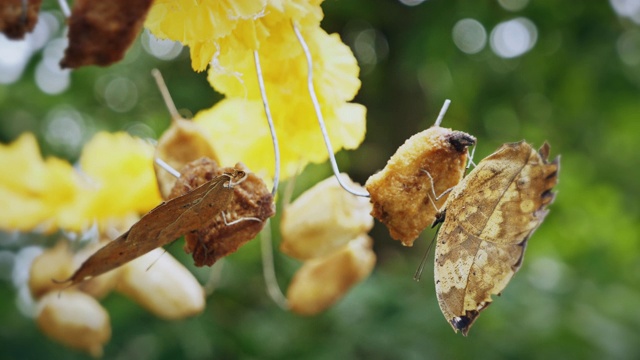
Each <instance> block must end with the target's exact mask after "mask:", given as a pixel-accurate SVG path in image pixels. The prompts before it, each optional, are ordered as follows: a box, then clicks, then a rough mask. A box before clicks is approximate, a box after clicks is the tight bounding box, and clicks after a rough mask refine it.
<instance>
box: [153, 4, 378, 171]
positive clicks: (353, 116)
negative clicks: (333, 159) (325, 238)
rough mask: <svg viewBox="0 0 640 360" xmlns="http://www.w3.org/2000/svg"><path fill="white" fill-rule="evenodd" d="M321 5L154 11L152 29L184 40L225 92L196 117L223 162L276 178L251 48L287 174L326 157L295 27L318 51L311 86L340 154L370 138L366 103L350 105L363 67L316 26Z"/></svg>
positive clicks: (195, 61) (159, 7) (162, 7)
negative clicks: (244, 165) (366, 130)
mask: <svg viewBox="0 0 640 360" xmlns="http://www.w3.org/2000/svg"><path fill="white" fill-rule="evenodd" d="M320 2H321V1H317V0H316V1H303V0H287V1H283V0H246V1H212V0H210V1H202V2H191V1H185V0H162V1H156V3H155V4H154V6H153V7H152V8H151V11H150V13H149V16H148V18H147V21H146V26H147V27H148V28H149V30H150V31H151V32H152V33H154V34H155V35H156V36H157V37H159V38H166V39H172V40H178V41H181V42H182V43H183V44H185V45H188V46H189V47H190V51H191V58H192V66H193V68H194V69H195V70H197V71H202V70H205V69H206V68H207V66H209V76H208V79H209V82H210V83H211V85H212V86H213V88H214V89H215V90H217V91H219V92H220V93H222V94H224V95H225V96H226V98H225V99H224V100H222V101H220V102H219V103H217V104H216V105H214V106H213V107H212V108H210V109H207V110H203V111H201V112H199V113H197V114H196V116H195V119H194V120H195V121H196V122H197V123H199V124H201V125H202V126H203V127H204V128H205V129H206V130H207V132H208V133H209V134H210V137H211V139H212V141H213V146H214V148H215V150H216V153H217V154H218V156H219V158H220V160H221V163H222V164H223V165H224V164H227V165H228V164H234V163H236V162H237V161H239V160H242V161H243V162H245V164H246V165H247V166H248V167H249V168H251V169H253V170H254V171H255V172H258V173H265V174H270V175H272V176H273V171H274V170H273V169H274V156H273V149H272V144H271V138H270V133H269V130H268V127H267V122H266V117H265V115H264V110H263V106H262V101H261V94H260V89H259V87H258V80H257V72H256V67H255V63H254V56H253V53H254V51H257V54H258V58H259V59H260V63H261V68H262V77H263V79H264V83H265V89H266V95H267V98H268V101H269V103H270V107H271V113H272V114H273V120H274V123H275V129H276V134H277V135H278V136H279V138H280V139H281V140H280V152H281V155H282V166H283V168H282V171H281V176H282V177H283V178H286V177H288V176H291V175H293V174H295V173H296V172H298V171H300V169H301V168H302V167H303V166H304V165H306V164H307V163H309V162H322V161H325V160H326V159H327V156H328V154H327V152H326V149H325V145H324V143H323V139H322V136H321V133H320V132H319V131H318V125H317V122H316V115H315V112H314V108H313V104H312V102H311V100H310V98H309V94H308V90H307V82H306V79H307V73H308V69H307V62H306V59H305V56H304V53H303V50H302V48H301V46H300V44H299V43H298V40H297V38H296V36H295V33H294V31H293V27H292V23H295V24H296V26H298V27H299V28H300V31H301V33H302V35H303V37H304V38H305V39H306V41H307V42H308V45H309V49H310V52H311V54H312V58H313V61H312V62H313V70H312V71H313V75H314V79H315V81H314V86H315V89H316V92H317V94H318V99H319V102H320V107H321V110H322V113H323V115H324V118H325V121H326V124H327V127H328V129H329V138H330V139H331V142H332V144H333V145H334V150H335V151H338V150H340V149H343V148H345V149H355V148H357V147H358V146H359V145H360V143H361V142H362V141H363V140H364V135H365V116H366V109H365V108H364V106H362V105H359V104H355V103H350V101H351V100H352V99H353V97H354V96H355V94H356V93H357V91H358V89H359V88H360V80H359V79H358V73H359V68H358V64H357V62H356V59H355V57H354V56H353V54H352V52H351V51H350V49H349V48H348V47H347V46H346V45H345V44H343V43H342V41H341V40H340V37H339V36H338V35H337V34H333V35H329V34H327V33H326V32H325V31H324V30H322V29H321V28H320V25H319V24H320V20H321V19H322V9H321V8H320ZM248 129H251V131H248Z"/></svg>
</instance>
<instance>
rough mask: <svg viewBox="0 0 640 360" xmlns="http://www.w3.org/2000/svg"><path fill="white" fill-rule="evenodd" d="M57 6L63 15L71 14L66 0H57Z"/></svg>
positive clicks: (68, 15)
mask: <svg viewBox="0 0 640 360" xmlns="http://www.w3.org/2000/svg"><path fill="white" fill-rule="evenodd" d="M25 2H26V1H25ZM58 6H60V10H61V11H62V14H63V15H64V17H66V18H68V17H70V16H71V9H70V8H69V4H68V3H67V0H58Z"/></svg>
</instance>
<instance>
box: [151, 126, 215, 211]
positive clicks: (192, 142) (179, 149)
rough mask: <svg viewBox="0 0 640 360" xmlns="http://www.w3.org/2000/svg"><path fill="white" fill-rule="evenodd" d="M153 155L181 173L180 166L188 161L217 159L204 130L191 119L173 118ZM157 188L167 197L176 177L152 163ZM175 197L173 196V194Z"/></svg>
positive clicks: (164, 197) (163, 196)
mask: <svg viewBox="0 0 640 360" xmlns="http://www.w3.org/2000/svg"><path fill="white" fill-rule="evenodd" d="M155 157H156V158H158V159H162V160H163V161H164V162H166V163H167V164H169V165H170V166H171V167H172V168H174V169H175V170H178V171H180V172H181V173H182V171H183V170H182V168H183V167H185V166H186V165H187V164H188V163H189V162H191V161H194V160H197V159H199V158H201V157H207V158H210V159H214V160H217V156H216V153H215V151H214V150H213V147H212V146H211V144H210V143H209V141H208V140H207V138H206V136H205V133H204V130H202V129H201V128H200V126H199V125H198V124H196V123H194V122H193V121H189V120H185V119H179V118H176V119H173V120H172V121H171V126H170V127H169V129H167V131H165V132H164V133H163V134H162V136H161V137H160V139H158V146H157V147H156V152H155ZM154 169H155V171H156V179H157V181H158V189H159V190H160V194H161V195H162V198H163V199H165V200H166V199H168V198H169V194H170V193H171V189H173V186H174V185H175V183H176V180H177V179H176V177H175V176H173V175H171V174H170V173H169V172H167V171H166V170H164V169H163V168H161V167H160V166H159V165H158V164H155V163H154ZM174 197H175V196H174Z"/></svg>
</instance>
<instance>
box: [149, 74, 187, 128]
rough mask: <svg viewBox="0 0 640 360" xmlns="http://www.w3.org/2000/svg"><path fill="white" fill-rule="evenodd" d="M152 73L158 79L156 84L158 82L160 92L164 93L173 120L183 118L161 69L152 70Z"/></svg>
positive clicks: (163, 97) (165, 102) (163, 96)
mask: <svg viewBox="0 0 640 360" xmlns="http://www.w3.org/2000/svg"><path fill="white" fill-rule="evenodd" d="M151 75H153V77H154V78H155V79H156V84H158V89H159V90H160V94H162V99H163V100H164V104H165V105H166V106H167V110H169V114H171V120H172V121H176V120H177V119H181V118H182V116H180V114H179V113H178V109H177V108H176V104H175V103H174V102H173V99H172V98H171V94H169V89H168V88H167V84H166V83H165V82H164V78H163V77H162V74H161V73H160V70H158V69H153V70H151Z"/></svg>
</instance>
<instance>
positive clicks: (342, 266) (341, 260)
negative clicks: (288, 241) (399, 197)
mask: <svg viewBox="0 0 640 360" xmlns="http://www.w3.org/2000/svg"><path fill="white" fill-rule="evenodd" d="M372 243H373V241H372V240H371V238H370V237H369V236H367V235H360V236H358V237H357V238H356V239H353V240H351V241H350V242H349V243H347V244H346V245H344V246H343V247H342V248H341V249H340V250H338V251H336V252H334V253H333V254H331V255H328V256H325V257H322V258H317V259H312V260H309V261H306V262H305V263H304V264H303V265H302V267H301V268H300V269H299V270H298V271H297V272H296V274H295V275H294V277H293V279H292V280H291V284H290V285H289V288H288V289H287V300H288V301H289V305H290V308H291V311H293V312H295V313H298V314H302V315H315V314H317V313H320V312H322V311H324V310H325V309H327V308H329V307H330V306H331V305H333V304H335V303H336V302H337V301H338V300H340V299H341V298H342V297H343V296H344V295H345V294H346V293H347V291H349V289H351V288H352V287H353V286H354V285H356V284H357V283H359V282H360V281H362V280H364V279H365V278H366V277H368V276H369V274H370V273H371V271H372V270H373V267H374V265H375V262H376V255H375V253H374V252H373V250H372V249H371V246H372Z"/></svg>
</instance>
